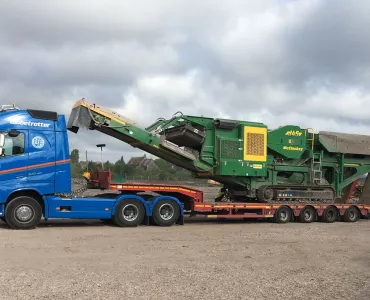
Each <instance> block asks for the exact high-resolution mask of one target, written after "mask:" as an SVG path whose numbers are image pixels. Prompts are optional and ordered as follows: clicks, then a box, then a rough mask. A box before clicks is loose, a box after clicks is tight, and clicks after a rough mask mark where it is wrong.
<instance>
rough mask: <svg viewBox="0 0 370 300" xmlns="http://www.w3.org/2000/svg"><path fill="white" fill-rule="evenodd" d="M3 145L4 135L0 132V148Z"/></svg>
mask: <svg viewBox="0 0 370 300" xmlns="http://www.w3.org/2000/svg"><path fill="white" fill-rule="evenodd" d="M4 145H5V135H4V134H3V133H0V148H2V147H4Z"/></svg>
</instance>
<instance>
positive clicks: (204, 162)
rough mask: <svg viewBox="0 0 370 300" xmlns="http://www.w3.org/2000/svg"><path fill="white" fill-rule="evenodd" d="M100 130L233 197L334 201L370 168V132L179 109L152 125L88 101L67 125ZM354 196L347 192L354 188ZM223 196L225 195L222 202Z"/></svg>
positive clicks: (82, 102) (74, 111) (268, 200)
mask: <svg viewBox="0 0 370 300" xmlns="http://www.w3.org/2000/svg"><path fill="white" fill-rule="evenodd" d="M79 127H84V128H88V129H90V130H98V131H100V132H102V133H105V134H107V135H109V136H112V137H115V138H117V139H119V140H121V141H123V142H126V143H128V144H130V145H132V146H133V147H136V148H140V149H142V150H144V151H146V152H148V153H151V154H153V155H155V156H157V157H160V158H162V159H165V160H167V161H169V162H171V163H173V164H175V165H177V166H179V167H182V168H184V169H187V170H189V171H191V172H192V173H193V174H194V176H195V177H197V178H209V179H213V180H215V181H218V182H220V183H221V184H223V188H222V197H220V199H221V198H224V199H226V201H244V202H256V201H257V202H264V203H281V202H289V203H294V202H305V203H307V202H313V203H334V202H340V200H341V199H343V197H346V191H348V187H350V186H351V184H352V183H353V182H354V181H355V180H357V179H359V178H360V177H362V176H364V175H366V174H367V173H369V172H370V136H365V135H353V134H345V133H334V132H319V133H318V134H315V133H314V132H313V130H311V129H302V128H300V127H299V126H294V125H287V126H282V127H279V128H277V129H273V130H270V129H268V128H267V126H266V125H265V124H263V123H256V122H248V121H237V120H224V119H215V118H207V117H198V116H189V115H183V114H182V113H177V114H175V115H174V116H173V117H172V118H170V119H163V118H160V119H158V120H157V121H156V122H155V123H154V124H152V125H150V126H148V127H147V128H145V129H144V128H140V127H139V126H138V125H136V124H135V122H133V121H131V120H129V119H127V118H125V117H124V116H122V115H120V114H119V113H117V112H114V111H111V110H109V109H107V108H104V107H101V106H98V105H96V104H89V103H87V102H86V101H85V100H84V99H81V100H79V101H77V102H76V104H75V106H74V108H73V109H72V112H71V115H70V118H69V121H68V129H69V130H70V131H72V132H75V133H76V132H77V131H78V128H79ZM347 195H348V193H347ZM220 199H219V200H220Z"/></svg>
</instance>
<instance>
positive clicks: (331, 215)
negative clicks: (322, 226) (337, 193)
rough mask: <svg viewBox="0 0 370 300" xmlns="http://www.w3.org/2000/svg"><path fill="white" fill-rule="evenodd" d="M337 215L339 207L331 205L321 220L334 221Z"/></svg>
mask: <svg viewBox="0 0 370 300" xmlns="http://www.w3.org/2000/svg"><path fill="white" fill-rule="evenodd" d="M337 215H338V212H337V209H336V208H335V207H333V206H329V207H327V208H326V209H325V210H324V212H323V213H322V216H321V220H322V221H323V222H326V223H333V222H335V220H336V219H337Z"/></svg>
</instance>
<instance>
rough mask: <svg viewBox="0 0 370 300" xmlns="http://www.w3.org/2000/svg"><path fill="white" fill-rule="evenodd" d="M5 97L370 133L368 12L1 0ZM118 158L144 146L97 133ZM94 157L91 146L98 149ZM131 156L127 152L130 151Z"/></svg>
mask: <svg viewBox="0 0 370 300" xmlns="http://www.w3.org/2000/svg"><path fill="white" fill-rule="evenodd" d="M1 8H2V9H1V10H0V67H1V70H2V72H1V74H0V99H1V102H2V103H3V104H8V103H16V104H17V105H18V106H21V107H32V108H43V109H50V110H51V109H52V110H57V111H58V112H60V113H64V114H66V115H67V117H68V114H69V112H70V109H71V108H72V106H73V104H74V101H76V100H78V99H80V98H82V97H85V98H86V99H87V100H88V101H91V102H95V103H98V104H100V105H103V106H107V107H109V108H111V109H115V110H118V111H120V112H121V113H123V114H125V115H127V116H128V117H129V118H130V119H134V120H136V121H138V122H139V123H140V124H141V125H142V126H143V127H144V126H147V125H149V124H151V123H152V122H154V121H155V120H156V119H157V118H158V117H167V118H168V117H171V116H172V114H173V113H175V112H177V111H182V112H183V113H184V114H191V115H204V116H207V117H224V118H233V119H242V120H250V121H259V122H264V123H266V124H268V125H269V126H270V127H272V128H273V127H276V126H279V125H284V124H297V125H300V126H302V127H305V126H307V127H314V128H315V129H316V130H333V131H346V132H353V133H362V134H370V122H369V119H368V116H367V114H368V113H367V112H368V111H369V110H370V101H369V100H370V99H369V97H370V92H369V91H370V84H369V82H370V81H369V78H370V75H369V74H370V73H369V71H368V70H369V69H370V55H369V53H370V40H369V39H368V34H367V30H366V29H367V28H369V26H370V19H369V18H368V16H367V11H368V10H369V8H370V5H369V3H367V2H362V1H361V2H353V1H352V2H350V1H343V0H338V1H335V2H333V1H319V0H304V1H282V0H261V1H242V0H234V1H233V0H231V1H217V2H215V1H211V0H204V1H201V2H199V1H192V0H190V1H189V0H188V1H185V0H178V1H173V0H158V1H155V2H150V1H119V0H115V1H109V2H104V3H103V2H100V1H87V0H81V1H77V2H76V1H73V2H72V1H70V0H67V1H61V2H50V1H45V0H35V1H32V3H31V2H25V1H20V0H13V1H3V2H2V7H1ZM69 136H70V139H71V148H75V147H76V148H79V149H80V150H81V151H85V150H89V151H90V152H91V153H93V152H94V153H95V152H96V154H94V155H96V157H97V159H99V152H98V150H97V149H95V148H96V147H95V144H96V143H100V142H106V143H107V145H108V144H109V147H107V149H105V153H106V154H107V155H108V156H109V157H112V159H113V160H114V159H118V158H119V157H120V156H121V155H126V157H127V156H128V155H133V154H134V153H136V151H137V150H136V149H134V148H132V147H130V146H128V145H126V144H124V143H122V142H120V141H117V140H115V139H113V138H109V137H107V136H104V135H103V134H100V133H98V132H95V133H91V132H89V133H87V132H80V133H79V134H78V135H77V136H76V135H73V134H70V135H69ZM92 155H93V154H92ZM126 157H125V158H126Z"/></svg>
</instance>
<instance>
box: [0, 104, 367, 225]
mask: <svg viewBox="0 0 370 300" xmlns="http://www.w3.org/2000/svg"><path fill="white" fill-rule="evenodd" d="M76 109H77V111H76ZM175 119H176V118H173V119H172V121H170V122H172V123H173V124H175V125H176V124H177V123H176V122H177V121H178V120H177V119H176V120H177V121H176V122H175V123H174V122H173V121H174V120H175ZM192 120H193V119H192ZM208 121H209V120H208ZM208 121H207V122H208ZM216 121H217V120H216ZM158 122H159V123H158ZM158 122H157V123H156V124H153V125H152V126H151V127H150V128H149V129H148V130H144V129H143V130H142V131H139V130H141V129H139V128H138V127H137V126H136V125H134V124H133V123H132V122H131V121H127V120H123V117H121V116H120V115H119V114H117V113H115V112H112V111H110V110H108V109H104V108H101V107H97V106H95V105H88V104H87V103H86V102H84V101H82V102H81V101H78V102H77V103H76V105H75V107H74V108H73V110H72V114H71V116H70V119H69V122H68V125H67V124H66V120H65V117H64V116H63V115H59V114H58V113H56V112H50V111H43V110H32V109H25V110H20V109H18V108H17V107H15V106H14V105H13V106H2V107H1V108H0V219H1V220H2V221H3V222H5V223H7V224H8V225H9V226H10V227H11V228H13V229H32V228H35V227H36V226H37V225H38V224H39V223H40V221H41V219H42V218H44V219H45V220H48V219H100V220H108V221H111V222H113V223H114V224H115V225H117V226H121V227H134V226H138V225H139V224H150V223H151V222H152V223H154V224H157V225H159V226H170V225H173V224H176V223H177V224H184V215H185V214H189V215H192V216H194V215H203V216H207V217H208V218H244V219H245V218H272V219H273V220H275V221H276V222H278V223H286V222H289V221H291V220H293V219H298V220H300V221H301V222H306V223H307V222H312V221H315V220H318V219H320V220H322V221H325V222H334V221H337V220H343V221H347V222H356V221H357V220H359V219H360V218H362V217H366V216H368V214H369V211H370V205H369V203H367V202H366V201H365V200H366V199H367V198H366V197H365V198H364V197H360V202H359V203H356V204H351V203H349V201H348V199H349V198H350V194H351V193H352V192H353V187H354V182H355V180H356V179H357V177H358V176H361V175H362V173H367V172H368V171H369V169H370V163H369V164H368V161H367V157H366V155H367V151H364V150H363V149H362V150H361V149H360V152H361V153H362V154H361V153H359V154H356V155H355V156H353V155H351V156H350V160H349V161H347V160H346V158H345V157H344V155H342V154H340V155H339V157H337V158H334V156H333V155H334V154H333V155H332V156H330V155H329V156H328V157H329V158H328V164H326V163H325V162H322V160H321V158H322V157H323V156H321V157H320V156H319V159H320V162H321V165H320V166H318V167H319V168H318V169H314V170H316V171H320V172H322V171H323V170H324V169H325V168H326V167H327V168H331V167H333V168H334V169H335V168H336V165H335V159H338V161H341V162H342V165H339V172H336V170H337V169H335V170H329V175H328V177H327V180H331V181H330V182H332V184H333V185H330V184H329V185H328V184H324V185H322V186H320V185H319V186H312V184H311V183H312V182H316V181H318V180H319V179H320V180H319V181H320V182H321V181H322V180H323V178H324V177H325V176H322V175H321V174H319V175H317V173H315V172H313V173H314V175H313V177H312V178H311V179H309V177H307V176H309V173H308V169H307V166H306V164H305V163H306V162H307V161H308V160H310V159H311V161H312V160H313V163H314V162H316V163H317V162H318V161H317V159H318V158H317V157H316V158H315V157H302V159H303V160H302V162H301V164H302V166H301V167H296V168H293V173H294V172H298V173H303V177H302V178H303V181H304V185H303V186H302V185H299V184H298V183H297V182H296V181H294V182H293V184H290V185H289V184H287V183H284V184H283V185H282V186H281V187H282V188H283V190H279V188H277V186H276V183H277V178H276V176H275V175H274V171H273V170H272V171H270V173H271V175H267V173H266V172H268V167H269V166H268V162H267V161H265V162H263V161H262V162H261V157H257V156H258V155H259V154H260V155H261V156H263V158H264V159H266V160H267V159H270V158H268V157H267V154H266V151H265V147H267V146H266V145H267V144H266V143H267V134H265V133H266V131H265V129H264V126H262V125H259V127H258V128H262V129H261V130H262V131H261V132H262V140H261V139H260V136H254V140H253V139H252V142H253V141H254V143H257V144H256V145H258V143H260V142H261V141H262V143H263V147H262V148H259V149H255V146H253V145H254V144H253V143H252V144H251V142H249V144H248V143H247V144H245V145H246V147H250V149H252V150H251V151H256V155H257V156H253V157H252V159H254V162H253V164H251V163H250V161H249V160H250V157H248V156H246V157H245V160H243V161H242V162H239V163H240V164H241V165H242V164H243V165H242V166H241V167H239V165H237V164H236V162H235V161H234V162H233V159H232V158H230V157H229V158H228V159H227V160H225V161H222V160H221V162H224V163H225V162H226V164H227V163H228V162H229V163H231V166H232V167H231V169H228V168H224V167H221V166H219V165H217V166H216V167H212V168H210V167H209V166H210V165H211V162H212V160H213V157H212V156H211V154H212V155H214V153H217V149H216V148H217V147H215V146H212V145H210V144H207V145H204V144H203V142H204V140H206V136H205V132H203V133H202V134H200V135H199V130H198V129H195V131H194V130H193V127H191V126H190V125H189V126H190V127H189V126H186V125H185V126H183V127H181V128H180V132H175V131H174V130H175V129H176V126H178V124H177V125H176V126H167V127H168V130H169V131H166V134H167V139H169V140H171V141H172V142H170V141H169V140H167V139H166V138H165V137H164V136H163V135H162V136H159V135H158V132H159V131H158V127H161V126H162V127H166V126H165V124H167V123H168V121H163V120H159V121H158ZM199 122H200V121H199ZM202 122H203V121H202ZM202 122H200V123H202ZM207 122H205V121H204V122H203V123H202V124H204V125H206V126H211V125H212V124H211V123H209V122H208V123H207ZM83 123H87V124H88V127H89V128H90V129H97V128H98V129H99V131H101V132H103V133H106V134H108V135H110V136H114V137H116V138H118V139H121V140H123V141H125V142H129V143H130V144H131V145H133V146H139V147H140V148H143V149H144V150H146V151H148V152H150V153H153V154H157V155H158V156H159V157H164V158H165V159H167V160H168V161H170V162H172V163H175V164H176V165H179V166H182V167H184V168H186V169H192V170H193V171H195V172H198V173H203V172H204V171H206V173H207V172H208V174H209V173H211V175H206V176H209V177H211V178H214V179H216V180H217V179H219V181H221V182H223V183H224V184H225V188H224V189H225V190H227V191H228V193H225V194H227V196H226V197H225V199H224V200H223V201H221V202H213V203H206V202H204V199H203V193H202V192H201V191H198V190H195V189H192V188H188V187H182V186H169V185H142V184H140V185H137V184H124V183H122V184H116V183H112V182H111V181H110V180H109V178H110V175H109V174H108V175H107V177H106V179H107V180H105V181H104V182H105V183H104V185H105V186H104V188H105V189H109V190H111V191H110V192H109V193H102V194H97V195H95V196H92V197H82V196H79V195H78V193H80V192H83V190H79V191H75V192H73V191H72V183H71V169H70V157H69V153H70V149H69V144H68V135H67V128H68V129H69V130H71V131H73V132H77V130H76V127H77V125H81V124H83ZM158 124H159V125H158ZM210 124H211V125H210ZM252 125H253V124H249V125H248V126H249V127H253V126H252ZM212 126H216V127H215V128H218V129H219V130H231V129H235V128H236V124H235V122H234V123H233V122H231V123H230V122H227V121H224V120H218V121H217V122H214V125H212ZM243 126H244V125H243ZM246 126H247V125H246ZM249 127H248V128H249ZM171 128H175V129H171ZM220 128H221V129H220ZM243 128H244V127H243ZM177 129H179V128H177ZM249 129H250V128H249ZM171 130H172V131H171ZM189 130H190V132H189ZM251 130H252V133H253V132H254V131H256V132H257V134H259V130H255V129H253V128H252V129H251ZM253 130H254V131H253ZM192 132H193V133H194V134H192ZM256 132H254V133H256ZM294 132H295V134H293V133H294ZM138 133H140V134H141V137H140V138H141V140H138V139H137V137H136V135H137V134H138ZM291 133H292V134H291V135H289V136H295V135H296V134H299V133H298V130H296V131H292V132H291ZM182 135H184V136H185V140H187V141H186V142H184V141H182ZM189 136H190V139H189ZM146 138H148V140H146ZM275 138H276V137H275ZM233 139H234V138H233V137H232V135H231V134H230V136H229V140H232V141H233ZM226 140H227V139H226V138H225V141H223V143H224V142H227V141H226ZM291 140H294V139H291ZM312 140H313V139H312ZM176 141H177V142H178V143H179V144H184V143H185V144H186V147H185V149H184V148H181V147H178V146H176V145H174V143H173V142H176ZM294 141H295V142H298V143H300V144H299V145H298V146H294V147H298V148H303V147H302V145H303V143H306V142H307V141H308V139H304V140H302V139H296V140H294ZM234 142H235V139H234ZM239 142H240V141H239ZM312 143H313V142H312ZM229 144H230V143H229ZM278 144H279V143H278ZM280 146H282V147H284V145H280ZM280 146H279V147H280ZM189 147H190V148H191V147H193V150H191V151H190V150H189ZM222 147H224V146H222ZM259 147H261V145H260V146H259ZM279 147H278V148H279ZM239 148H242V149H243V143H242V141H241V143H240V145H239V147H237V148H235V145H231V150H232V151H236V153H230V151H231V150H230V149H229V150H228V148H222V149H224V150H225V151H226V152H227V151H229V152H227V153H228V154H220V157H224V156H223V155H229V156H232V157H236V156H237V154H238V153H239V152H238V151H239ZM194 149H198V150H199V151H206V152H207V153H208V156H207V155H205V154H204V155H203V154H201V157H200V156H199V155H197V154H196V151H194ZM202 149H203V150H202ZM253 149H254V150H253ZM261 149H262V150H263V151H262V152H263V153H261ZM266 149H267V148H266ZM333 149H334V148H332V150H333ZM212 151H214V152H212ZM240 151H241V153H243V150H240ZM288 151H289V150H288ZM202 153H203V152H202ZM274 153H275V152H274ZM283 153H285V154H284V155H286V156H287V158H286V159H287V160H288V161H289V159H295V158H296V155H293V156H292V155H290V154H288V152H283ZM244 154H245V152H244ZM247 154H248V153H247ZM217 155H219V154H217ZM248 155H249V154H248ZM323 155H324V154H323ZM364 157H365V160H364ZM237 158H238V161H239V160H240V159H239V156H238V157H237ZM230 159H231V160H230ZM278 159H279V158H278ZM234 160H235V159H234ZM256 161H260V162H256ZM279 161H281V159H280V160H279ZM271 162H272V161H271ZM329 162H330V163H329ZM344 163H347V164H350V163H351V164H353V165H351V166H350V167H351V168H350V171H351V172H350V173H349V174H347V175H346V177H342V176H341V175H340V176H339V177H336V176H337V175H335V174H337V173H338V174H343V173H340V172H341V170H340V169H341V168H342V166H343V167H344V165H343V164H344ZM259 165H261V168H262V169H261V168H260V167H259ZM328 165H329V166H328ZM281 166H282V165H280V168H278V170H280V171H281V172H288V171H289V172H292V169H291V168H287V167H286V168H284V167H281ZM293 167H294V166H293ZM346 167H347V166H346ZM238 168H239V169H238ZM240 168H241V169H240ZM244 168H246V170H248V172H251V173H250V174H252V175H251V176H249V175H248V174H244V176H242V175H243V174H242V172H244V171H243V170H244ZM234 169H235V170H234ZM337 171H338V170H337ZM330 172H332V175H333V178H331V177H330V176H332V175H330ZM198 175H199V174H198ZM296 175H297V174H294V177H296ZM199 176H201V175H199ZM291 176H292V175H290V176H289V178H291ZM244 177H250V178H247V179H245V178H244ZM257 177H258V178H257ZM101 178H103V177H101ZM289 178H288V179H289ZM344 178H345V179H344ZM368 178H369V177H368ZM257 179H258V180H257ZM352 179H353V180H352ZM310 180H311V181H310ZM344 180H347V182H344ZM288 181H289V180H288ZM261 182H262V183H263V184H262V185H261V184H260V183H261ZM307 182H308V183H309V185H310V189H309V190H304V189H303V188H304V187H305V186H306V183H307ZM366 182H367V181H366ZM268 183H269V184H268ZM344 183H347V184H348V188H347V190H348V192H346V197H344V196H343V195H341V199H347V200H345V201H342V202H338V201H334V202H333V201H331V199H337V198H338V192H337V189H335V187H336V186H338V187H340V188H343V189H344V188H346V187H347V186H345V185H344ZM333 186H334V188H333ZM243 187H244V188H243ZM290 188H292V189H291V190H290ZM225 190H224V191H225ZM114 191H115V192H114ZM261 191H262V192H261ZM297 191H298V192H297ZM300 191H301V192H300ZM363 193H368V188H367V185H366V184H365V187H364V188H363ZM335 195H336V197H335ZM301 196H302V197H301ZM276 197H277V198H278V199H275V198H276ZM300 197H301V199H300ZM253 199H256V201H253ZM320 199H324V200H326V201H317V200H320ZM364 199H365V200H364ZM273 200H275V201H273ZM315 200H316V201H315Z"/></svg>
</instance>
